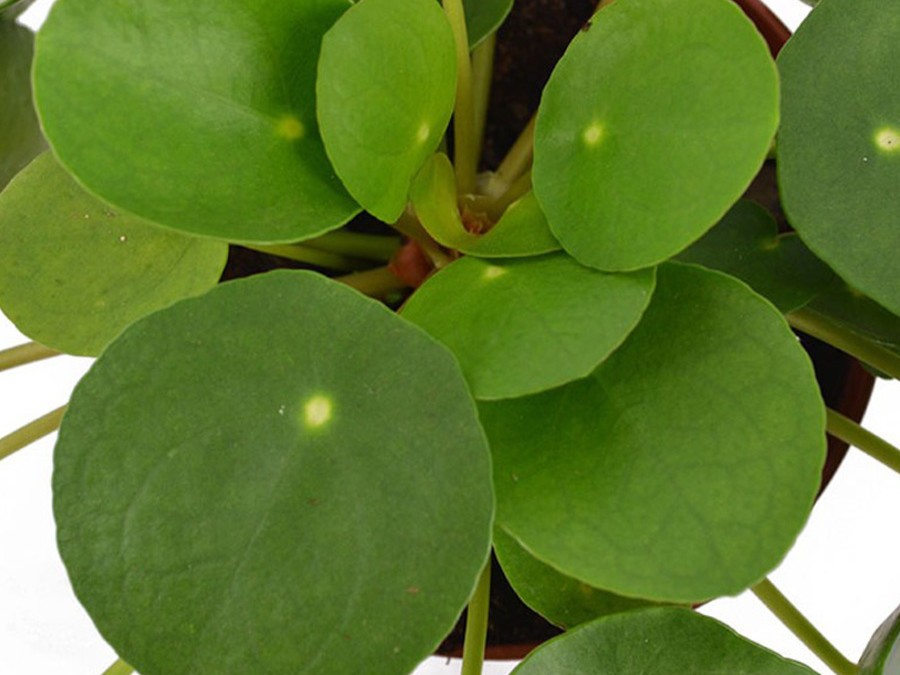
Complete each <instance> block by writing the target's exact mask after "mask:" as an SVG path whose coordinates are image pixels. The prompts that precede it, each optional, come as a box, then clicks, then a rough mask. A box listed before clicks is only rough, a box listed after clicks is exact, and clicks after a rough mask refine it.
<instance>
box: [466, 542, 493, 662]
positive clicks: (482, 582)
mask: <svg viewBox="0 0 900 675" xmlns="http://www.w3.org/2000/svg"><path fill="white" fill-rule="evenodd" d="M490 604H491V559H490V558H488V561H487V562H486V563H485V565H484V569H483V570H481V575H480V576H479V577H478V584H477V585H476V586H475V593H473V594H472V599H471V600H469V611H468V613H467V614H466V637H465V641H464V642H463V662H462V670H461V671H460V675H481V669H482V666H483V665H484V645H485V643H486V642H487V626H488V610H489V609H490Z"/></svg>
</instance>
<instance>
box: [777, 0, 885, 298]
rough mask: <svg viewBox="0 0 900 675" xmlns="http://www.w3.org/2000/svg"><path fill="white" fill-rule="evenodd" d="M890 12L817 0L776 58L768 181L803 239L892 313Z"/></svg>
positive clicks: (870, 4)
mask: <svg viewBox="0 0 900 675" xmlns="http://www.w3.org/2000/svg"><path fill="white" fill-rule="evenodd" d="M898 62H900V13H898V12H896V11H886V8H885V5H884V3H883V2H880V1H879V0H860V1H859V2H857V0H836V1H835V0H831V1H829V2H825V3H822V4H820V5H817V6H816V8H815V9H814V10H813V11H812V12H811V13H810V15H809V16H808V17H807V18H806V20H805V21H804V22H803V24H802V25H801V26H800V28H799V29H798V30H797V33H796V34H795V35H794V36H793V37H792V38H791V39H790V41H789V42H788V44H787V45H785V48H784V49H783V50H782V51H781V54H780V55H779V58H778V66H779V70H780V72H781V78H782V89H783V96H782V116H783V121H782V125H781V129H780V130H779V132H778V181H779V187H780V191H781V196H782V201H783V203H784V207H785V211H786V212H787V215H788V219H789V220H790V222H791V224H792V225H793V226H794V227H795V228H796V230H797V231H798V232H799V233H800V236H801V237H803V240H804V241H805V242H806V243H807V245H808V246H809V247H810V248H811V249H812V250H813V252H815V253H816V255H818V256H819V257H821V258H822V259H823V260H824V261H825V262H827V263H828V264H829V265H830V266H831V267H832V268H833V269H834V270H835V271H836V272H837V273H838V274H839V275H840V276H841V277H843V279H844V280H845V281H846V282H847V283H849V284H850V285H851V286H853V287H855V288H857V289H859V290H860V291H861V292H863V293H865V294H866V295H868V296H869V297H871V298H872V299H873V300H875V301H876V302H879V303H880V304H882V305H884V306H885V307H886V308H887V309H889V310H891V311H892V312H893V313H894V314H900V274H897V255H896V253H897V251H898V250H900V191H898V190H897V185H898V184H900V108H898V105H897V93H896V88H895V87H894V86H891V85H889V84H888V80H886V79H885V78H886V77H887V76H888V74H892V73H895V72H896V69H897V63H898Z"/></svg>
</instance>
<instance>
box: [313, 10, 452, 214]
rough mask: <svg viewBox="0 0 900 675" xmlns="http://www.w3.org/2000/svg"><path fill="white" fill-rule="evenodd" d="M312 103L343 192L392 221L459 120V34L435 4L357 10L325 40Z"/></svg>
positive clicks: (348, 13)
mask: <svg viewBox="0 0 900 675" xmlns="http://www.w3.org/2000/svg"><path fill="white" fill-rule="evenodd" d="M316 94H317V97H318V106H317V107H318V119H319V126H320V128H321V131H322V138H323V140H324V141H325V148H326V150H327V151H328V156H329V157H330V158H331V161H332V163H333V164H334V167H335V170H336V171H337V173H338V175H339V176H340V177H341V180H343V182H344V185H346V186H347V189H348V190H349V191H350V194H352V195H353V196H354V197H355V198H356V199H357V201H359V203H360V204H362V205H363V206H364V207H365V208H366V209H367V210H368V211H370V212H371V213H372V214H374V215H375V216H377V217H378V218H380V219H381V220H384V221H387V222H392V221H395V220H396V219H397V218H398V217H399V216H400V214H401V213H402V211H403V209H404V208H405V206H406V201H407V195H408V193H409V184H410V182H411V181H412V179H413V177H414V176H415V175H416V173H418V171H419V169H420V168H421V166H422V164H424V162H425V160H426V159H427V158H428V157H429V156H430V155H431V154H432V153H434V151H435V148H437V146H438V144H439V143H440V142H441V138H442V137H443V135H444V130H445V128H446V126H447V122H448V121H449V120H450V114H451V113H452V112H453V102H454V99H455V94H456V55H455V47H454V42H453V32H452V31H451V29H450V24H449V23H447V20H446V18H445V16H444V14H443V12H442V11H441V9H440V7H439V6H438V4H437V3H431V2H421V0H362V2H360V3H358V4H356V5H355V6H354V7H353V8H351V9H350V10H348V11H347V12H346V14H344V16H342V17H341V19H340V20H339V21H338V22H337V23H336V24H335V25H334V27H332V28H331V30H329V31H328V34H327V35H326V36H325V38H324V40H323V41H322V54H321V58H320V63H319V77H318V81H317V84H316Z"/></svg>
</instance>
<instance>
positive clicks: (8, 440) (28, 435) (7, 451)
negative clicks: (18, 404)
mask: <svg viewBox="0 0 900 675" xmlns="http://www.w3.org/2000/svg"><path fill="white" fill-rule="evenodd" d="M65 411H66V406H61V407H59V408H57V409H56V410H53V411H51V412H48V413H47V414H46V415H43V416H42V417H38V418H37V419H36V420H34V421H33V422H29V423H28V424H26V425H25V426H24V427H20V428H19V429H16V430H15V431H13V432H12V433H11V434H8V435H6V436H4V437H3V438H0V460H2V459H6V458H7V457H9V456H10V455H11V454H13V453H14V452H16V451H17V450H21V449H22V448H24V447H25V446H26V445H30V444H31V443H34V442H35V441H37V440H40V439H41V438H43V437H44V436H46V435H47V434H51V433H53V432H54V431H56V430H57V429H58V428H59V423H60V422H61V421H62V416H63V413H64V412H65Z"/></svg>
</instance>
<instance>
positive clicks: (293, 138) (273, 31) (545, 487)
mask: <svg viewBox="0 0 900 675" xmlns="http://www.w3.org/2000/svg"><path fill="white" fill-rule="evenodd" d="M521 1H522V2H525V1H526V0H521ZM511 4H512V0H469V1H468V2H461V0H444V2H443V6H442V5H441V4H440V3H438V2H435V1H434V0H359V2H356V3H351V2H348V0H266V1H265V2H259V1H253V0H192V1H191V2H182V1H180V0H142V1H141V2H120V1H119V0H58V2H57V3H56V4H55V6H54V8H53V10H52V12H51V14H50V16H49V18H48V19H47V21H46V23H45V24H44V26H43V27H42V28H41V30H40V31H39V33H38V35H37V38H36V40H35V45H34V50H33V51H34V63H33V68H32V66H31V61H32V36H31V34H30V33H29V32H28V31H27V29H25V28H23V27H21V26H19V25H17V24H15V23H13V22H12V19H11V15H10V14H6V15H5V16H4V18H3V20H2V22H0V93H2V97H0V122H2V124H0V185H4V184H6V183H7V182H8V185H7V186H6V187H5V189H4V190H3V192H2V194H0V305H2V308H3V311H4V313H5V314H7V315H8V316H9V317H10V319H12V320H13V321H14V322H15V323H16V324H17V325H18V326H19V328H20V329H21V330H22V331H23V332H24V333H26V334H27V335H29V336H30V337H31V338H32V339H33V340H34V341H35V342H34V343H32V344H28V345H23V346H21V347H18V348H14V349H10V350H7V351H5V352H0V369H2V368H7V367H11V366H14V365H20V364H23V363H27V362H30V361H33V360H36V359H39V358H43V357H48V356H51V355H53V354H54V353H56V351H61V352H67V353H71V354H81V355H91V356H97V357H98V358H97V360H96V362H95V363H94V365H93V367H92V368H91V370H90V372H89V373H88V374H87V375H86V376H85V377H84V379H83V380H82V381H81V383H80V384H79V385H78V387H77V388H76V390H75V392H74V394H73V396H72V399H71V402H70V404H69V405H68V406H67V409H66V410H65V411H64V414H63V411H62V410H60V411H54V412H53V413H51V414H49V415H48V416H47V417H45V418H42V419H40V420H37V421H35V422H34V423H31V424H29V425H26V426H25V427H23V429H21V430H20V431H18V432H16V433H14V434H12V435H11V436H8V437H6V438H3V439H0V457H4V456H6V455H9V454H10V453H12V452H14V451H15V450H17V449H19V448H21V447H22V446H24V445H26V444H27V443H28V442H30V441H31V440H34V439H35V438H37V437H39V436H40V435H42V434H46V433H49V432H50V431H52V430H53V429H55V428H56V426H57V425H59V424H60V418H61V419H62V422H61V426H60V430H59V440H58V442H57V445H56V450H55V459H54V462H55V469H54V477H53V491H54V513H55V518H56V522H57V527H58V543H59V551H60V554H61V556H62V559H63V561H64V562H65V564H66V567H67V569H68V572H69V575H70V578H71V581H72V585H73V587H74V589H75V592H76V594H77V596H78V598H79V599H80V601H81V602H82V603H83V605H84V607H85V608H86V609H87V611H88V612H89V614H90V615H91V617H92V619H93V620H94V622H95V623H96V625H97V628H98V629H99V631H100V632H101V634H102V635H103V636H104V638H105V639H106V640H107V641H108V642H109V643H110V644H111V645H112V646H113V647H114V648H115V650H116V651H117V652H118V653H119V655H120V656H121V659H122V660H121V661H120V662H118V663H117V664H114V665H113V666H112V667H111V668H110V671H109V672H111V673H124V672H130V670H131V668H132V667H133V668H135V669H137V670H139V671H140V672H141V673H143V674H144V675H179V674H186V673H198V672H202V673H214V674H217V675H218V674H232V673H234V674H246V673H272V674H275V673H278V674H281V673H284V674H288V673H298V672H303V673H373V674H379V673H384V674H386V675H387V674H402V673H407V672H409V671H411V670H412V669H413V668H414V667H415V666H416V664H417V663H419V662H420V661H421V660H422V659H423V658H424V657H425V656H427V655H428V654H430V653H432V652H433V651H434V649H435V648H436V646H437V645H438V643H440V642H441V640H442V638H443V637H444V636H445V635H446V634H447V633H448V632H449V631H450V630H451V629H452V628H453V626H454V624H455V623H456V621H457V619H458V618H459V616H460V614H461V612H462V610H463V608H464V607H466V606H467V605H468V606H469V612H468V625H467V635H466V646H465V656H464V665H463V671H464V673H467V674H468V675H472V674H475V673H478V672H480V669H481V659H482V654H483V649H484V631H485V626H486V624H487V616H486V612H487V607H488V603H487V597H488V593H489V587H490V580H489V576H490V575H489V570H490V566H489V560H490V553H491V550H492V548H493V550H494V551H495V553H496V556H497V558H498V559H499V562H500V564H501V566H502V568H503V570H504V573H505V575H506V576H507V578H508V579H509V581H510V582H511V584H512V586H513V587H514V588H515V589H516V591H517V592H518V594H519V595H520V596H521V597H522V599H523V600H525V602H526V603H528V604H529V605H530V606H531V607H533V608H534V609H535V610H536V611H538V612H539V613H541V614H542V615H544V616H545V617H547V618H548V619H549V620H550V621H551V622H553V623H555V624H557V625H559V626H561V627H564V628H566V629H571V630H567V632H565V633H564V634H563V635H561V636H560V637H558V638H555V639H554V640H552V641H551V642H549V643H548V644H547V645H546V646H544V647H541V648H539V649H538V650H537V651H535V652H534V653H533V655H531V656H530V657H529V658H527V659H526V660H525V661H524V662H523V663H522V664H521V665H520V666H519V667H518V668H517V670H516V672H517V673H522V674H523V675H526V674H529V673H540V674H545V673H557V672H558V673H600V672H608V673H624V674H628V673H645V672H660V673H662V672H672V673H705V672H754V673H755V672H766V673H779V674H781V673H784V674H792V673H797V674H799V673H804V672H810V671H809V670H808V669H807V668H806V667H805V666H801V665H799V664H796V663H793V662H790V661H787V660H785V659H783V658H781V657H779V656H777V655H775V654H773V653H771V652H769V651H767V650H765V649H763V648H762V647H759V646H757V645H754V644H752V643H750V642H748V641H746V640H744V639H743V638H740V637H738V636H736V635H735V634H734V633H732V632H730V631H729V630H728V629H726V628H725V627H723V626H722V625H720V624H718V623H717V622H715V621H713V620H711V619H708V618H705V617H702V616H700V615H699V614H696V613H694V612H692V611H690V609H689V607H690V605H693V604H696V603H701V602H704V601H707V600H710V599H712V598H715V597H719V596H722V595H730V594H735V593H738V592H740V591H742V590H744V589H747V588H751V587H752V588H754V590H755V591H756V592H757V594H758V595H759V596H760V597H761V598H762V599H763V600H764V601H765V602H767V604H769V605H770V606H771V607H772V608H773V610H774V611H776V613H778V614H779V616H780V617H781V618H783V619H784V620H785V621H786V622H787V623H789V624H790V625H791V626H792V627H794V628H795V630H797V632H798V634H799V635H800V636H801V637H802V638H803V639H805V640H807V641H808V642H809V643H810V645H811V646H812V647H813V649H814V650H816V651H817V653H818V654H819V655H820V656H821V657H822V658H823V660H825V661H826V662H827V663H828V664H829V666H831V667H832V668H833V669H834V670H835V671H836V672H839V673H850V672H856V671H857V670H858V669H860V668H861V671H860V672H866V673H897V672H900V670H898V668H900V666H898V657H897V653H898V649H900V647H898V638H897V636H898V633H900V628H898V621H897V619H896V615H895V616H894V618H893V619H891V620H889V621H888V622H887V623H886V624H885V625H884V626H883V627H882V628H881V629H879V631H878V632H877V633H876V635H875V637H874V638H873V642H872V644H871V645H870V647H869V649H867V651H866V654H865V655H864V657H863V659H862V662H861V666H859V667H858V666H856V665H855V664H852V663H850V662H849V661H848V660H847V659H846V658H844V657H843V656H841V655H840V654H838V653H836V651H835V650H834V649H833V648H831V647H830V645H828V644H827V642H825V641H824V638H822V637H821V636H820V635H818V634H817V633H816V631H815V630H814V629H813V628H812V627H811V626H808V625H807V624H805V623H804V622H803V621H802V618H801V617H799V616H798V615H797V613H796V611H795V610H793V608H792V607H791V606H790V605H789V603H787V601H786V600H785V599H784V598H783V597H782V596H781V595H780V594H779V593H778V591H777V589H775V588H774V587H773V586H772V585H771V583H770V582H768V581H767V580H766V579H765V577H766V574H767V573H768V572H769V571H770V570H772V569H773V568H774V567H775V566H776V565H777V564H778V563H779V561H780V560H781V559H782V558H783V557H784V556H785V555H786V553H787V551H788V550H789V549H790V547H791V545H792V543H793V541H794V539H795V538H796V536H797V534H798V532H799V531H800V529H801V528H802V526H803V524H804V522H805V521H806V518H807V516H808V514H809V512H810V509H811V507H812V504H813V501H814V499H815V496H816V494H817V491H818V489H819V486H820V480H821V473H822V467H823V462H824V460H825V444H826V429H827V430H828V432H829V433H831V434H832V435H834V436H837V437H840V438H842V439H844V440H846V441H849V442H852V443H854V444H856V445H858V446H859V447H861V448H863V449H865V450H867V451H869V452H870V453H872V454H873V455H875V456H877V457H878V458H879V459H881V460H882V461H883V462H885V463H886V464H887V465H889V466H891V467H893V468H894V469H895V470H898V471H900V451H898V450H897V449H896V448H893V447H892V446H890V445H889V444H888V443H887V442H886V441H884V440H882V439H879V438H876V437H874V436H872V435H871V434H869V433H868V432H866V431H865V430H863V429H861V428H860V427H858V426H857V425H856V424H855V423H853V422H852V421H850V420H849V419H847V418H846V417H844V416H843V415H841V414H840V413H838V412H836V411H834V410H830V409H826V407H825V405H824V403H823V401H822V397H821V395H820V392H819V388H818V386H817V383H816V379H815V375H814V371H813V367H812V364H811V362H810V360H809V358H808V356H807V354H806V353H805V352H804V350H803V349H802V347H801V346H800V344H799V342H798V341H797V339H796V337H795V335H794V333H792V331H791V325H793V326H794V327H795V328H798V329H800V330H802V331H804V332H806V333H808V334H810V335H813V336H815V337H817V338H819V339H821V340H824V341H826V342H829V343H831V344H833V345H835V346H836V347H838V348H839V349H841V350H844V351H846V352H847V353H849V354H851V355H853V356H854V357H856V358H858V359H859V360H860V361H862V362H864V363H865V364H866V365H868V366H869V367H871V368H872V369H874V370H875V371H877V372H879V373H880V374H882V375H884V376H889V377H897V376H900V318H898V316H897V314H898V313H900V277H898V275H897V274H896V273H895V264H896V263H895V260H896V254H897V251H898V250H900V191H898V190H897V186H898V185H900V93H898V89H897V87H893V86H887V84H886V83H887V82H889V81H893V80H891V78H894V80H895V79H896V78H895V75H894V73H895V71H896V66H897V63H900V7H895V6H894V5H893V4H892V3H886V2H884V1H883V0H823V1H822V2H821V3H819V4H818V5H817V7H816V8H815V9H814V10H813V11H812V13H811V14H810V16H809V18H808V19H807V20H806V22H805V23H804V24H803V25H802V26H801V28H800V30H799V31H798V33H797V35H796V36H795V37H794V38H792V39H791V40H790V41H789V43H788V44H787V46H786V47H785V49H784V51H783V52H782V54H781V55H780V56H779V59H778V64H777V67H776V63H775V62H774V61H773V59H772V57H771V56H770V53H769V50H768V49H767V47H766V43H765V41H764V40H763V38H762V37H761V36H760V34H759V33H758V32H757V30H756V28H755V27H754V25H753V23H752V22H751V21H750V20H749V19H748V18H747V17H746V16H745V15H744V13H743V12H742V11H741V9H740V8H739V7H738V6H737V5H736V4H733V3H732V2H731V1H730V0H616V1H615V2H610V1H609V0H603V1H602V2H601V3H600V6H599V7H598V9H597V12H596V14H595V15H594V16H593V18H592V19H591V20H590V21H589V22H588V23H586V24H585V25H584V27H583V29H582V30H581V31H580V32H579V33H578V35H577V36H576V37H575V38H574V39H573V40H572V42H571V44H570V45H569V47H568V49H567V51H566V53H565V55H564V56H563V57H562V59H561V60H560V61H559V62H558V64H557V65H556V67H555V69H554V71H553V74H552V76H551V77H550V79H549V81H548V82H547V84H546V87H545V88H544V90H543V94H542V98H541V101H540V106H539V107H538V109H537V110H536V111H534V112H535V117H534V118H533V119H532V121H531V122H530V123H528V124H527V125H526V126H525V128H524V130H522V133H521V136H520V137H519V140H517V141H516V142H515V143H514V144H513V145H512V147H511V148H510V149H509V152H508V154H507V155H506V157H505V158H504V159H503V160H502V162H500V163H499V164H498V165H496V166H487V167H485V166H484V165H483V164H482V163H481V161H480V156H481V149H482V147H483V143H484V129H485V116H486V114H487V110H488V107H489V101H488V99H489V91H490V82H491V63H492V54H493V50H494V46H495V37H496V31H497V29H498V27H500V26H501V24H502V23H503V21H504V18H505V17H506V15H507V13H508V12H509V11H510V6H511ZM16 5H17V3H15V2H10V0H6V1H5V2H0V12H4V11H5V12H10V11H13V12H14V11H16V9H21V5H19V7H16ZM0 16H2V15H0ZM86 36H90V37H89V38H87V37H86ZM32 86H33V101H34V109H35V110H36V111H37V116H35V114H34V112H33V110H32V105H31V101H32ZM38 119H39V120H40V122H39V124H38ZM776 132H777V137H776ZM45 141H46V145H45ZM48 146H49V150H47V151H44V152H43V153H42V154H38V153H41V152H42V150H43V149H44V148H45V147H48ZM767 157H769V158H770V160H772V159H774V160H775V161H777V167H778V176H779V188H780V194H781V197H782V203H783V206H784V210H785V212H786V214H787V218H788V221H789V223H790V225H791V226H792V227H793V228H794V230H796V232H794V231H781V232H779V230H778V227H777V225H776V222H775V220H774V219H773V217H772V216H771V215H770V214H769V213H768V212H767V211H766V210H765V209H764V208H762V207H761V206H759V205H757V204H755V203H752V202H749V201H746V200H742V199H741V197H742V195H743V194H744V193H745V191H746V189H747V188H748V186H749V185H750V184H751V182H752V181H753V179H754V177H755V176H756V175H757V173H758V172H759V171H760V169H761V167H762V166H763V163H764V162H765V161H766V158H767ZM32 159H33V161H30V160H32ZM29 161H30V163H29ZM26 165H27V166H26ZM248 249H255V250H256V251H258V252H261V253H262V254H267V257H266V260H268V261H269V264H270V265H271V262H272V261H278V263H277V265H276V266H279V267H284V268H287V269H283V270H276V271H270V272H267V273H261V274H254V275H249V276H247V275H246V274H245V273H244V272H242V271H241V270H240V268H241V263H240V261H241V259H242V256H243V258H244V259H245V258H246V256H247V255H248V253H247V250H248ZM229 250H230V262H228V266H227V268H226V260H228V259H229ZM272 256H274V257H272ZM298 267H299V268H302V269H296V268H298ZM223 269H225V270H226V272H225V275H226V277H228V278H233V277H235V276H243V277H245V278H240V279H232V280H229V281H226V282H224V283H219V282H220V279H221V277H222V275H223ZM367 296H369V297H367Z"/></svg>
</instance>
